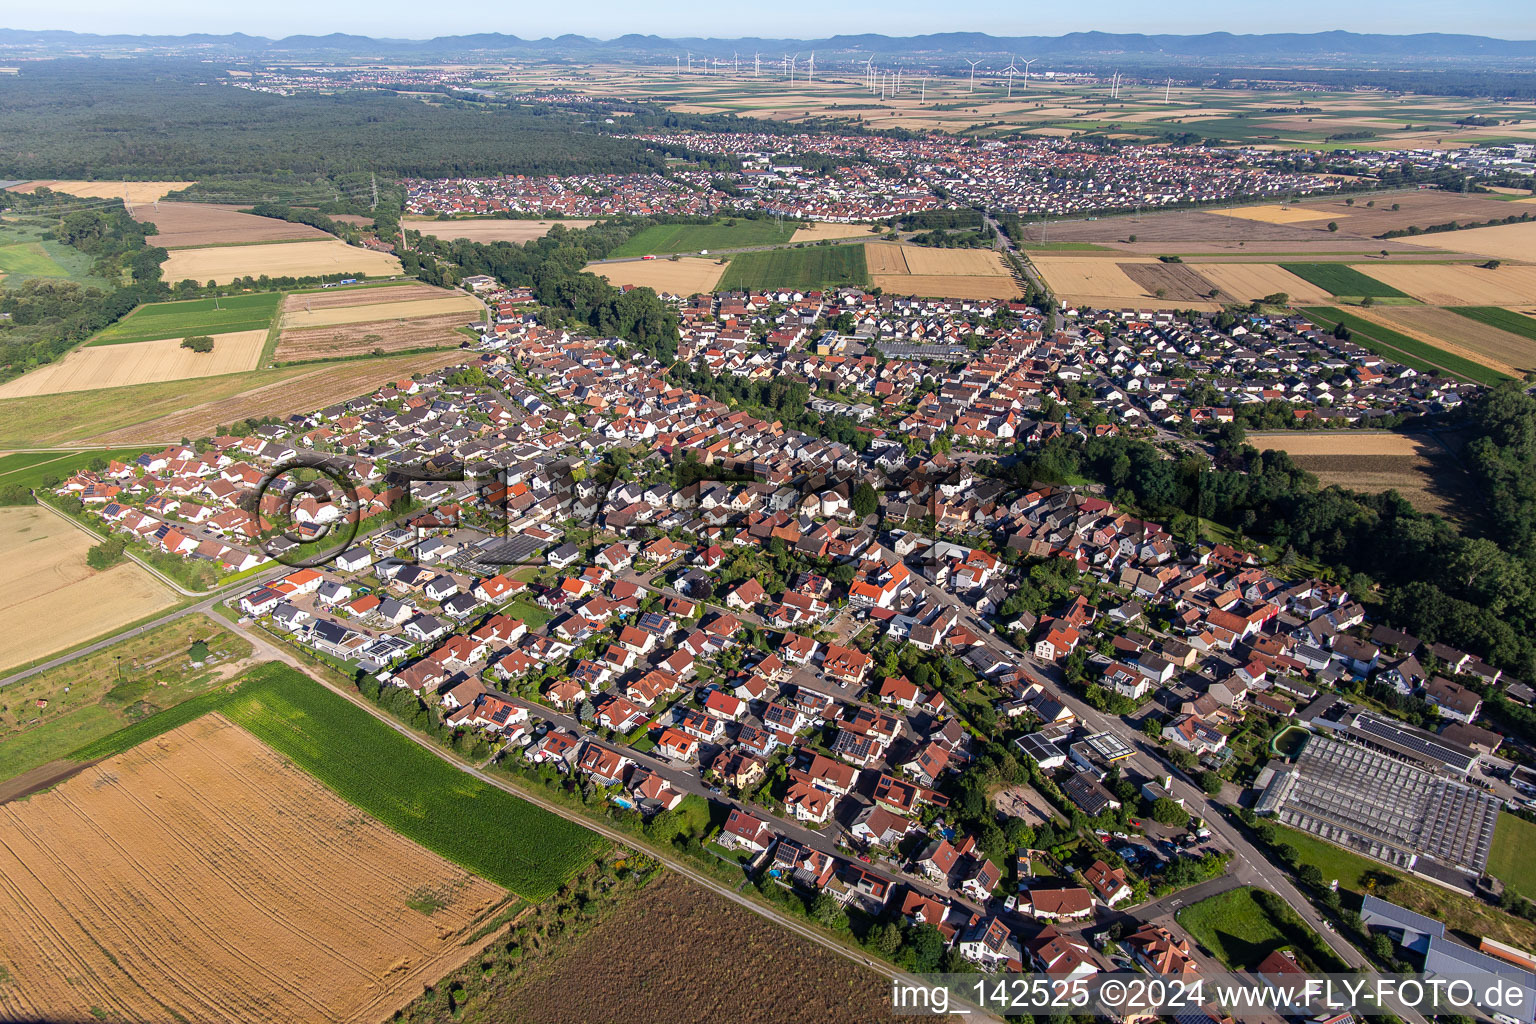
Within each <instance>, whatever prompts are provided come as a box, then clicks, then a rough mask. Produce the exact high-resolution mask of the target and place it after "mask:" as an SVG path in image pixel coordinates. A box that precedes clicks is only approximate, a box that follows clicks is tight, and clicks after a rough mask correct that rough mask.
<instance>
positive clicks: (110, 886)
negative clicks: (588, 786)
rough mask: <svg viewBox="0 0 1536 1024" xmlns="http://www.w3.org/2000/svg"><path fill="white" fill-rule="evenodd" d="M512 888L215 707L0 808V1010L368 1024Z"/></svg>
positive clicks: (82, 1016) (461, 942)
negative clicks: (352, 800) (397, 827)
mask: <svg viewBox="0 0 1536 1024" xmlns="http://www.w3.org/2000/svg"><path fill="white" fill-rule="evenodd" d="M505 898H506V893H505V892H504V891H503V890H502V889H500V888H498V887H497V886H494V885H492V884H491V883H489V882H486V881H483V880H481V879H479V878H476V877H474V876H472V875H469V874H468V873H466V872H465V871H464V870H463V869H461V868H458V867H456V866H454V865H452V864H450V863H448V862H447V861H445V860H443V859H442V858H440V857H438V856H437V855H435V854H433V853H430V852H428V851H427V850H424V849H422V848H421V847H419V846H416V845H414V844H412V843H411V842H410V841H408V840H407V839H405V838H404V837H403V836H400V835H398V834H397V833H395V832H392V831H390V830H389V829H388V828H386V827H385V826H384V825H382V824H380V823H379V822H378V821H376V820H374V819H372V818H370V817H368V816H366V815H364V814H363V813H362V812H361V811H359V810H357V809H356V808H354V807H352V806H351V805H349V804H347V803H346V802H344V801H343V800H341V799H340V798H339V797H337V796H335V795H334V794H332V793H331V792H330V791H329V790H327V789H325V788H324V787H323V786H321V785H320V783H319V782H317V781H315V780H314V779H313V778H312V777H310V776H309V775H306V774H304V773H303V772H302V771H300V770H299V769H298V768H297V767H295V766H293V765H292V764H291V763H289V762H288V761H287V760H286V759H285V758H283V757H282V756H281V755H279V754H277V753H276V752H275V751H273V750H271V749H269V748H268V747H266V746H263V745H262V744H261V743H260V742H259V741H258V740H257V739H256V738H255V737H253V736H251V735H250V734H249V733H247V732H245V731H244V730H243V729H240V728H238V727H237V726H235V725H234V724H232V723H231V722H229V721H228V720H227V719H225V718H223V717H222V716H219V715H208V716H205V717H203V718H200V719H198V720H196V721H194V722H191V723H190V724H188V725H184V726H182V727H180V728H179V729H175V730H173V731H171V732H169V733H166V734H165V735H163V736H161V737H158V738H156V739H154V740H150V741H149V742H147V743H145V744H143V745H141V746H139V747H136V748H134V749H133V750H131V751H129V752H128V753H126V754H122V755H119V756H117V757H113V758H110V759H108V760H106V761H103V762H101V763H100V764H97V765H93V766H92V767H90V768H87V769H86V770H85V771H83V772H81V773H80V774H79V775H77V776H75V777H74V778H72V779H69V780H68V781H66V782H64V783H63V784H61V785H60V786H58V787H57V788H56V789H54V790H52V791H50V792H47V793H43V794H38V795H35V796H33V797H31V798H30V799H28V800H26V801H19V802H12V803H8V804H3V805H0V959H3V960H4V964H3V966H4V968H5V971H4V972H3V973H0V1020H17V1021H21V1020H38V1019H45V1018H46V1019H52V1020H66V1019H67V1020H88V1019H90V1018H91V1017H93V1016H95V1017H99V1018H101V1019H104V1020H195V1021H201V1022H209V1024H218V1022H226V1021H227V1022H230V1024H252V1022H268V1021H270V1022H273V1024H279V1022H281V1024H288V1022H291V1021H338V1022H342V1021H345V1022H351V1021H357V1022H365V1021H366V1022H370V1024H371V1022H373V1021H379V1020H385V1019H387V1018H388V1017H389V1016H390V1015H391V1014H392V1013H393V1012H394V1011H395V1010H396V1009H398V1008H400V1007H401V1006H403V1005H404V1004H405V1003H407V1002H409V1001H410V1000H411V999H412V998H414V997H416V996H418V995H420V994H421V990H422V987H423V986H424V985H429V984H431V983H433V982H435V981H437V979H439V978H441V977H442V976H443V975H444V974H446V973H448V972H449V971H451V970H453V969H454V968H456V967H457V966H459V964H461V963H462V962H463V961H464V960H466V959H468V957H469V956H471V955H473V954H474V952H475V951H476V949H477V948H478V945H479V944H478V943H473V942H470V943H467V944H466V943H465V940H466V939H468V938H469V936H470V934H471V933H472V932H473V931H474V929H475V927H476V925H477V924H478V923H479V922H480V921H482V920H483V919H484V918H485V917H486V916H487V915H488V914H489V913H490V912H491V911H492V910H493V909H494V908H496V907H497V906H499V905H501V904H502V903H503V902H504V900H505ZM424 900H430V901H431V902H434V903H437V904H440V906H439V907H438V909H436V910H435V911H433V912H432V913H431V914H430V915H429V914H427V913H424V912H422V911H421V910H417V909H413V908H412V907H411V906H410V904H411V903H412V902H413V901H414V902H416V903H417V904H418V905H421V904H422V901H424Z"/></svg>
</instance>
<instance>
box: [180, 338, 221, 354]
mask: <svg viewBox="0 0 1536 1024" xmlns="http://www.w3.org/2000/svg"><path fill="white" fill-rule="evenodd" d="M181 347H182V348H189V349H191V350H192V351H193V352H212V351H213V339H212V338H210V337H208V335H206V334H196V335H193V336H192V337H190V338H182V339H181Z"/></svg>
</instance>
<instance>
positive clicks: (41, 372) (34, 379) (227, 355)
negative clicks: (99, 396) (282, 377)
mask: <svg viewBox="0 0 1536 1024" xmlns="http://www.w3.org/2000/svg"><path fill="white" fill-rule="evenodd" d="M211 337H212V338H213V351H212V352H193V351H192V350H191V349H188V348H182V347H181V339H180V338H165V339H163V340H161V341H134V342H125V343H124V344H121V345H86V346H84V347H82V348H77V349H75V350H74V351H73V352H70V353H69V354H68V355H66V356H65V357H64V358H63V359H61V360H59V361H58V362H56V363H49V364H48V365H46V366H42V367H39V368H38V369H36V370H33V371H32V372H31V373H28V374H25V375H23V376H21V377H17V378H16V379H15V380H10V381H6V382H5V383H4V384H0V398H21V397H24V396H27V395H54V394H60V393H62V392H66V391H95V390H98V389H101V388H116V387H125V386H128V385H131V384H151V383H154V382H155V381H162V380H187V379H189V378H192V377H216V376H218V375H220V374H225V373H239V372H241V371H243V370H254V369H255V368H256V364H257V362H258V361H259V360H260V359H261V347H262V345H263V344H264V343H265V342H266V340H267V332H266V331H261V330H258V331H232V332H230V333H228V334H215V335H211Z"/></svg>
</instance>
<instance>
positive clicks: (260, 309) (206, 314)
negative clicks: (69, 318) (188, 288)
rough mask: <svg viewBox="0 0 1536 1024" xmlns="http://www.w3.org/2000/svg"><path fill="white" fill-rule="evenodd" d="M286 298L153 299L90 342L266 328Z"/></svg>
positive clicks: (264, 295) (274, 295)
mask: <svg viewBox="0 0 1536 1024" xmlns="http://www.w3.org/2000/svg"><path fill="white" fill-rule="evenodd" d="M282 298H283V297H282V296H281V295H279V294H278V293H276V292H264V293H258V294H254V295H232V296H229V297H227V298H219V299H191V300H188V301H185V302H156V303H151V304H149V305H145V306H140V307H139V308H137V309H135V310H134V311H133V312H132V313H129V314H128V315H127V316H125V317H124V318H123V319H121V320H119V321H118V322H117V323H115V324H113V325H112V326H110V327H108V328H107V329H106V330H103V331H101V332H100V333H98V334H97V335H96V336H95V337H93V338H92V339H91V340H90V341H88V342H87V343H86V344H87V345H117V344H123V343H126V342H134V341H160V340H162V339H165V338H178V339H180V338H186V337H189V336H192V335H198V334H224V333H229V332H232V331H254V330H265V329H267V328H268V327H270V326H271V324H272V319H273V317H274V316H275V315H276V313H277V309H278V305H279V304H280V303H281V302H282Z"/></svg>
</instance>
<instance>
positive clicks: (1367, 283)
mask: <svg viewBox="0 0 1536 1024" xmlns="http://www.w3.org/2000/svg"><path fill="white" fill-rule="evenodd" d="M1280 269H1282V270H1288V271H1290V272H1291V273H1293V274H1295V275H1296V276H1297V277H1299V278H1301V279H1302V280H1303V281H1307V282H1309V283H1311V284H1315V285H1317V286H1318V287H1319V288H1322V289H1323V290H1324V291H1327V292H1329V293H1330V294H1333V295H1348V296H1351V297H1359V298H1365V297H1366V296H1367V295H1369V296H1370V297H1371V298H1373V299H1406V298H1407V297H1408V296H1407V295H1405V294H1403V293H1402V292H1400V291H1398V290H1397V289H1396V288H1393V287H1392V286H1390V285H1385V284H1382V283H1381V282H1380V281H1378V280H1376V279H1375V278H1373V277H1366V276H1365V275H1364V274H1362V273H1360V271H1358V270H1356V269H1355V268H1354V267H1350V266H1346V265H1345V264H1343V263H1282V264H1280Z"/></svg>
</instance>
